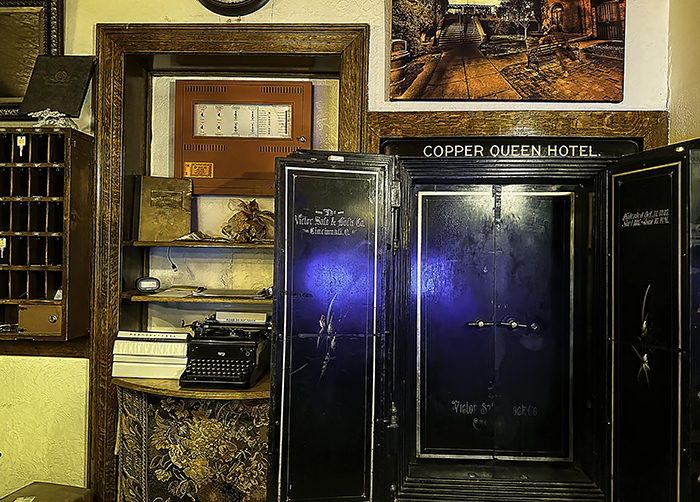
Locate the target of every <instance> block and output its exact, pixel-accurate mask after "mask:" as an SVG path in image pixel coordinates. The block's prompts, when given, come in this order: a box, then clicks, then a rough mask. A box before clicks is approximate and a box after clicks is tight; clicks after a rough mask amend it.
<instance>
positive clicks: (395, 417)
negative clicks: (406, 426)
mask: <svg viewBox="0 0 700 502" xmlns="http://www.w3.org/2000/svg"><path fill="white" fill-rule="evenodd" d="M387 428H389V429H398V428H399V410H398V409H397V408H396V403H394V401H392V402H391V415H390V416H389V425H387Z"/></svg>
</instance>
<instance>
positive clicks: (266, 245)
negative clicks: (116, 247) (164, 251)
mask: <svg viewBox="0 0 700 502" xmlns="http://www.w3.org/2000/svg"><path fill="white" fill-rule="evenodd" d="M123 245H124V246H134V247H188V248H209V247H234V248H250V249H272V248H273V247H274V243H273V242H255V243H251V244H242V243H239V242H219V241H126V242H124V243H123Z"/></svg>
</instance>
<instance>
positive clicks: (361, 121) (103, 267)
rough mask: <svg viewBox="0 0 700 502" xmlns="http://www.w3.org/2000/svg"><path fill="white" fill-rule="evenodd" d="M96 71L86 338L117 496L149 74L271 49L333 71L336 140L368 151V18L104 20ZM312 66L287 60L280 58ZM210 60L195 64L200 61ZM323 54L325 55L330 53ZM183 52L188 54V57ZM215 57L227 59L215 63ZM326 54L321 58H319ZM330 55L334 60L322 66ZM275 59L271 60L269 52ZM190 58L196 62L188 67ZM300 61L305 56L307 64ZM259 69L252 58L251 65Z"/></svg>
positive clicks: (101, 498)
mask: <svg viewBox="0 0 700 502" xmlns="http://www.w3.org/2000/svg"><path fill="white" fill-rule="evenodd" d="M96 47H97V51H96V52H97V57H98V61H99V63H98V68H97V74H96V93H95V96H96V98H95V99H96V103H95V122H96V129H97V133H96V140H97V141H96V149H97V169H98V180H97V187H96V193H97V214H96V219H95V221H96V227H97V249H98V253H97V257H96V261H97V268H96V275H97V286H96V292H95V295H94V303H93V305H92V307H93V311H94V312H95V317H96V320H95V329H94V332H93V334H92V339H91V347H90V357H91V364H90V411H89V448H88V451H89V455H88V458H89V461H88V479H89V487H90V488H92V489H93V490H94V491H95V493H96V501H97V502H112V501H114V500H116V482H117V475H116V468H117V462H116V457H115V443H116V434H117V411H118V403H117V392H116V386H115V385H114V383H113V382H112V381H111V360H112V345H113V341H114V338H115V337H116V333H117V331H118V329H119V317H120V302H121V287H122V286H121V267H122V261H121V260H122V258H121V246H122V229H123V226H124V225H126V224H128V223H127V222H123V221H122V207H121V204H122V200H123V195H124V194H123V193H122V191H123V190H122V180H123V178H124V176H125V175H129V174H139V173H141V174H143V173H144V170H145V166H147V165H148V158H149V148H150V147H149V142H150V126H149V124H150V102H149V101H150V77H151V76H152V75H153V74H154V73H161V74H162V73H166V74H174V75H191V74H193V73H194V74H199V75H207V76H208V75H225V76H231V75H232V74H234V75H235V74H238V73H242V72H243V70H241V71H239V72H237V67H236V62H235V61H234V62H233V63H232V60H235V59H236V57H237V56H250V57H248V58H247V62H248V64H250V61H253V64H256V63H255V61H256V60H258V59H264V58H268V60H270V61H272V60H271V59H270V57H272V59H274V57H275V56H279V59H280V60H282V61H283V62H282V63H281V66H280V67H278V68H277V67H274V65H272V66H273V67H272V68H270V67H266V68H265V77H266V78H270V77H275V76H280V75H281V76H290V75H295V76H298V75H303V76H304V77H318V76H319V75H320V76H321V78H331V79H337V80H338V81H339V97H338V145H339V148H340V149H343V150H349V151H362V150H363V149H364V148H365V145H364V141H365V139H366V112H367V82H368V77H367V68H368V57H369V27H368V26H367V25H363V24H316V25H312V24H309V25H290V24H237V25H232V24H197V23H192V24H176V23H165V24H98V25H97V38H96ZM289 56H292V57H293V56H299V58H298V59H297V60H298V61H300V62H301V63H303V65H306V67H304V68H302V69H301V70H300V69H299V68H296V67H294V65H293V64H291V63H290V64H288V65H287V67H285V63H284V58H285V57H289ZM207 58H209V59H208V61H209V62H210V63H211V62H213V63H214V65H213V67H210V68H202V67H199V66H198V67H197V68H195V66H194V65H199V64H200V62H201V61H203V60H207ZM324 58H325V59H324ZM183 61H189V63H185V64H184V65H183ZM217 61H223V62H224V64H223V65H222V66H221V68H219V67H218V66H217ZM319 61H321V63H320V64H316V63H318V62H319ZM329 61H331V62H332V64H331V66H332V67H333V68H331V69H330V70H328V69H327V68H325V67H324V68H321V69H319V68H318V67H319V66H323V62H325V63H328V62H329ZM273 62H274V61H273ZM187 64H190V65H192V66H190V67H189V68H188V67H187ZM303 65H302V66H303ZM245 72H247V73H246V74H247V75H251V74H252V75H256V73H255V68H253V71H251V69H250V68H246V70H245Z"/></svg>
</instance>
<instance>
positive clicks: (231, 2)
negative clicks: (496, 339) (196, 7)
mask: <svg viewBox="0 0 700 502" xmlns="http://www.w3.org/2000/svg"><path fill="white" fill-rule="evenodd" d="M268 1H269V0H199V3H201V4H202V5H204V6H205V7H206V8H207V9H209V10H210V11H212V12H216V13H217V14H220V15H222V16H244V15H246V14H250V13H251V12H255V11H256V10H258V9H260V8H261V7H262V6H263V5H265V4H266V3H267V2H268Z"/></svg>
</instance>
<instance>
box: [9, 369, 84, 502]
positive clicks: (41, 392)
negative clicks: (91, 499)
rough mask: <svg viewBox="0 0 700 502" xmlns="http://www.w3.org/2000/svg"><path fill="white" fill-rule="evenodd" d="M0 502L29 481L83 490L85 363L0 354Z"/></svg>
mask: <svg viewBox="0 0 700 502" xmlns="http://www.w3.org/2000/svg"><path fill="white" fill-rule="evenodd" d="M0 389H2V392H1V393H0V424H1V425H2V429H0V498H1V497H4V496H5V495H7V494H9V493H12V492H13V491H15V490H17V489H18V488H21V487H23V486H25V485H27V484H29V483H31V482H33V481H46V482H52V483H63V484H70V485H75V486H81V487H85V486H86V466H87V462H86V458H87V452H86V450H87V411H88V393H87V389H88V361H87V359H63V358H51V357H17V356H0Z"/></svg>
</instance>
